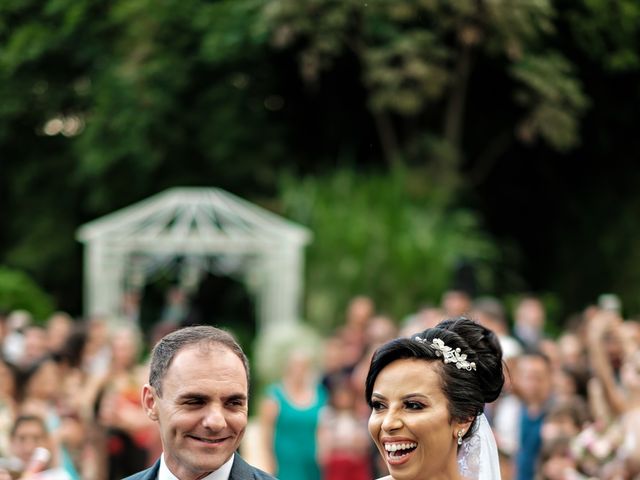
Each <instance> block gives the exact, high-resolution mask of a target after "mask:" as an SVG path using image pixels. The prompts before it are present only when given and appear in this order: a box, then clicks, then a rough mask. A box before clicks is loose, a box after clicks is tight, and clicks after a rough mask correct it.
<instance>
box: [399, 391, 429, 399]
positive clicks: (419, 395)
mask: <svg viewBox="0 0 640 480" xmlns="http://www.w3.org/2000/svg"><path fill="white" fill-rule="evenodd" d="M411 398H424V399H425V400H428V399H429V397H428V396H427V395H425V394H424V393H417V392H416V393H407V394H406V395H403V396H402V400H409V399H411Z"/></svg>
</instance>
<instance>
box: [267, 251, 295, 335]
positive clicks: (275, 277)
mask: <svg viewBox="0 0 640 480" xmlns="http://www.w3.org/2000/svg"><path fill="white" fill-rule="evenodd" d="M262 269H263V271H262V273H261V277H262V278H261V279H262V286H261V288H260V294H259V312H260V322H261V327H262V328H263V329H264V330H270V329H272V328H287V327H290V326H292V325H295V324H297V323H298V322H299V320H300V295H301V292H302V275H303V263H302V255H301V251H300V248H299V247H297V246H294V245H282V246H280V247H279V248H278V249H276V250H271V251H268V252H266V253H265V254H264V257H263V261H262Z"/></svg>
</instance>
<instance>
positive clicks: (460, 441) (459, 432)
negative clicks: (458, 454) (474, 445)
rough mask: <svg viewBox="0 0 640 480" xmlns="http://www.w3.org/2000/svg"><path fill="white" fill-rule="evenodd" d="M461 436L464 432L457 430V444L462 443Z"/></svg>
mask: <svg viewBox="0 0 640 480" xmlns="http://www.w3.org/2000/svg"><path fill="white" fill-rule="evenodd" d="M463 436H464V432H463V431H462V430H458V445H462V437H463Z"/></svg>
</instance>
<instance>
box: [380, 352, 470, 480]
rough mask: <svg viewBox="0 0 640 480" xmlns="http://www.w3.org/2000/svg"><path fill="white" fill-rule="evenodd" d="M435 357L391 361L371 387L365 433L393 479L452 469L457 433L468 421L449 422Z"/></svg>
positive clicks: (427, 475)
mask: <svg viewBox="0 0 640 480" xmlns="http://www.w3.org/2000/svg"><path fill="white" fill-rule="evenodd" d="M440 368H443V364H442V363H441V361H439V360H435V361H425V360H419V359H415V358H410V359H401V360H395V361H394V362H392V363H390V364H389V365H387V366H386V367H384V368H383V369H382V371H380V373H379V374H378V377H377V378H376V380H375V383H374V386H373V392H372V395H371V405H372V406H373V409H372V411H371V416H370V418H369V433H370V434H371V437H372V438H373V440H374V442H375V443H376V446H377V447H378V450H379V451H380V454H381V455H382V457H383V458H384V460H385V463H386V464H387V467H388V468H389V473H390V474H391V476H392V477H393V478H394V479H395V480H421V479H429V478H433V477H435V476H436V475H437V474H443V473H447V472H448V473H449V477H448V478H459V477H458V473H457V462H456V453H457V433H458V430H460V429H462V430H464V431H466V428H467V427H468V424H466V423H465V424H460V423H458V422H455V421H452V420H451V419H450V415H449V409H448V402H447V398H446V397H445V395H444V393H443V391H442V387H441V380H440V374H439V369H440Z"/></svg>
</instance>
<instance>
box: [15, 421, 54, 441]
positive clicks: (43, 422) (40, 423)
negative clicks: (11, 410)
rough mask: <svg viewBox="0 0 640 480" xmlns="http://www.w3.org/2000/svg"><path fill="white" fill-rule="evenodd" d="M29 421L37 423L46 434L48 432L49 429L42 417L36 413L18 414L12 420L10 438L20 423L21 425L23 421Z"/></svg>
mask: <svg viewBox="0 0 640 480" xmlns="http://www.w3.org/2000/svg"><path fill="white" fill-rule="evenodd" d="M30 422H34V423H37V424H38V425H39V426H40V428H42V431H43V432H44V433H45V434H46V435H48V434H49V430H48V429H47V424H46V423H45V421H44V419H43V418H42V417H40V416H38V415H18V416H17V417H16V419H15V420H14V421H13V425H12V426H11V432H10V436H11V438H13V437H14V436H15V434H16V432H17V431H18V428H20V425H22V424H23V423H30Z"/></svg>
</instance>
